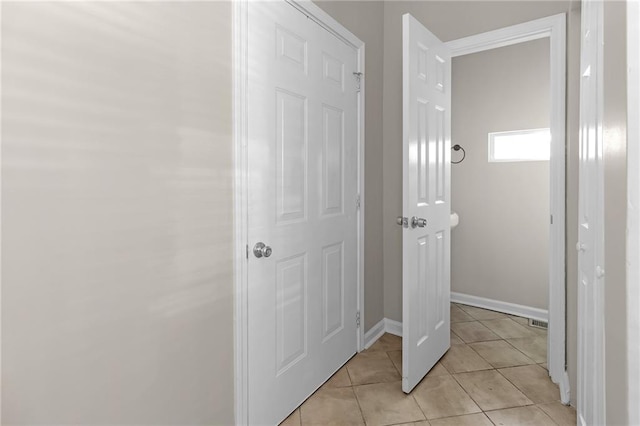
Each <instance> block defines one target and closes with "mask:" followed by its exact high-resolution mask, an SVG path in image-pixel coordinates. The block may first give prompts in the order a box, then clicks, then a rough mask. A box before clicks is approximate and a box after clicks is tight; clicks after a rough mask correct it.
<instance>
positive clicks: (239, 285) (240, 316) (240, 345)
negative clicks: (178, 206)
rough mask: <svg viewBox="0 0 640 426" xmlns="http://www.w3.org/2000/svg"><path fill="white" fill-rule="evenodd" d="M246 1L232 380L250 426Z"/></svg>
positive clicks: (236, 8) (242, 5)
mask: <svg viewBox="0 0 640 426" xmlns="http://www.w3.org/2000/svg"><path fill="white" fill-rule="evenodd" d="M247 43H248V0H237V1H234V2H233V67H234V69H233V127H234V129H233V144H234V159H233V162H234V170H235V173H234V191H233V195H234V215H233V220H234V223H233V227H234V287H235V290H234V294H235V297H234V307H235V312H234V319H235V321H234V325H235V327H234V328H235V329H234V347H235V357H234V361H235V363H234V373H235V374H234V376H235V395H234V397H235V398H234V399H235V401H234V402H235V421H236V424H237V425H247V424H248V423H249V418H248V414H249V408H248V406H247V401H248V390H249V378H248V371H249V364H248V357H247V354H248V350H247V348H248V337H247V336H248V320H247V318H248V294H247V288H248V277H247V258H246V246H245V245H246V244H247V223H248V221H247V212H248V211H249V210H248V201H247V200H248V199H247V138H248V129H247V116H248V111H247V103H246V102H245V99H247V88H248V73H247V66H248V65H247V61H248V49H247Z"/></svg>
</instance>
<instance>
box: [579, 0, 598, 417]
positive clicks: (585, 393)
mask: <svg viewBox="0 0 640 426" xmlns="http://www.w3.org/2000/svg"><path fill="white" fill-rule="evenodd" d="M602 19H603V2H602V1H600V0H589V1H585V2H583V3H582V25H581V33H582V34H581V41H582V43H581V47H580V52H581V53H580V55H581V58H580V72H581V77H580V78H581V80H580V149H579V165H578V174H579V180H580V184H579V190H578V221H579V225H578V244H577V247H576V249H577V250H578V404H577V414H578V424H581V425H603V424H605V404H604V402H605V395H604V389H605V378H604V320H605V319H604V198H603V195H604V174H603V173H604V165H603V151H602V150H603V146H602V143H603V139H602V102H603V101H602V95H603V89H602V87H603V86H602V76H603V75H602V65H603V62H602V41H603V38H602V29H603V27H602V22H603V21H602Z"/></svg>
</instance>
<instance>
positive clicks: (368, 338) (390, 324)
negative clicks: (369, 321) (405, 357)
mask: <svg viewBox="0 0 640 426" xmlns="http://www.w3.org/2000/svg"><path fill="white" fill-rule="evenodd" d="M385 333H389V334H393V335H394V336H398V337H402V323H401V322H400V321H394V320H391V319H389V318H382V319H381V320H380V321H378V323H377V324H376V325H374V326H373V327H371V328H370V329H369V331H367V332H366V333H365V335H364V348H363V349H369V348H370V347H371V345H373V344H374V343H375V342H376V341H377V340H378V339H379V338H381V337H382V335H383V334H385Z"/></svg>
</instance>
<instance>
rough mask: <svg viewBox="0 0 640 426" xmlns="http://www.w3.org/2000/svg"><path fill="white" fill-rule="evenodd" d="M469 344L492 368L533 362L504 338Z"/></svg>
mask: <svg viewBox="0 0 640 426" xmlns="http://www.w3.org/2000/svg"><path fill="white" fill-rule="evenodd" d="M469 346H470V347H471V348H472V349H473V350H474V351H476V352H477V353H478V354H479V355H480V356H481V357H482V358H484V359H485V360H486V361H487V362H488V363H489V364H491V365H492V366H493V367H494V368H504V367H515V366H518V365H528V364H535V363H534V362H533V361H532V360H531V359H529V358H528V357H527V356H525V355H524V354H523V353H522V352H520V351H519V350H517V349H515V348H514V347H513V346H511V345H510V344H509V343H507V342H505V341H504V340H492V341H489V342H477V343H470V344H469Z"/></svg>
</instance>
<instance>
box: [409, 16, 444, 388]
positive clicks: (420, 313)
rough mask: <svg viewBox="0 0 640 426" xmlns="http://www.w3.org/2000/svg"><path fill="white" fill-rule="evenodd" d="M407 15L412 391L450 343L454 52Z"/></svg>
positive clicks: (410, 384) (410, 372)
mask: <svg viewBox="0 0 640 426" xmlns="http://www.w3.org/2000/svg"><path fill="white" fill-rule="evenodd" d="M402 19H403V21H402V24H403V27H402V31H403V34H402V36H403V37H402V40H403V145H402V161H403V162H402V176H403V184H402V188H403V189H402V197H403V206H402V208H403V216H404V217H405V218H406V222H405V224H404V225H403V237H402V250H403V253H402V276H403V278H402V291H403V305H402V306H403V313H402V337H403V338H402V390H403V391H404V392H407V393H408V392H410V391H411V390H412V389H413V388H414V387H415V386H416V385H417V384H418V382H420V380H422V378H423V377H424V376H425V375H426V374H427V373H428V372H429V370H430V369H431V368H432V367H433V366H434V365H435V364H436V362H437V361H438V360H439V359H440V358H441V357H442V355H444V353H445V352H446V351H447V350H448V349H449V345H450V334H449V326H450V323H449V321H450V318H449V298H450V260H451V259H450V256H451V251H450V249H451V248H450V234H451V227H450V213H451V197H450V195H451V162H450V160H451V158H450V157H451V115H450V113H451V54H450V49H449V48H448V47H447V46H446V45H445V44H444V43H443V42H441V41H440V40H438V38H437V37H436V36H434V35H433V34H432V33H430V32H429V31H428V30H427V29H426V28H425V27H424V26H422V24H420V22H418V21H417V20H416V19H415V18H414V17H413V16H411V15H410V14H405V15H404V16H403V17H402ZM422 219H426V224H425V223H424V222H422V223H421V221H422ZM414 225H415V226H414Z"/></svg>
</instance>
